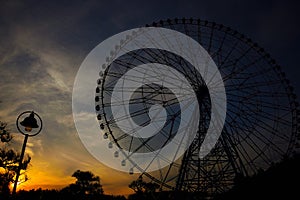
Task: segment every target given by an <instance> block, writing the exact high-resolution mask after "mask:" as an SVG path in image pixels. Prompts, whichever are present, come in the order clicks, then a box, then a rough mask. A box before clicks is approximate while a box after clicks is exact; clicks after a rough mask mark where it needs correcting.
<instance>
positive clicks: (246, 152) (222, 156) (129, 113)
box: [95, 18, 300, 196]
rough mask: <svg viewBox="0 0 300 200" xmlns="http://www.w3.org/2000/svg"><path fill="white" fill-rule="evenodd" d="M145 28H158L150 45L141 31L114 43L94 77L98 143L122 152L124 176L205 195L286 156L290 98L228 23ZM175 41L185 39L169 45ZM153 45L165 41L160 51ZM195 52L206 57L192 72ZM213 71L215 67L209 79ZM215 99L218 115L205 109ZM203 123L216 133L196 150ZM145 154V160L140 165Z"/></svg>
mask: <svg viewBox="0 0 300 200" xmlns="http://www.w3.org/2000/svg"><path fill="white" fill-rule="evenodd" d="M146 27H149V28H159V29H164V30H167V31H166V32H165V31H163V32H160V38H161V39H160V41H159V42H158V41H156V40H153V38H154V37H153V35H151V34H149V32H147V29H146V31H145V29H141V30H138V31H133V32H132V33H131V34H129V35H128V36H127V37H125V38H124V39H122V40H120V41H119V42H118V43H117V44H116V47H115V49H114V50H113V51H112V52H111V55H110V57H108V58H107V60H106V61H107V63H104V64H103V69H104V70H103V71H101V72H100V73H99V80H98V81H97V84H98V86H97V88H96V95H95V109H96V113H97V119H98V120H99V124H100V129H101V130H103V134H102V137H103V138H104V139H106V140H108V141H109V142H108V147H107V148H113V147H117V148H118V151H115V152H114V157H115V158H118V159H119V158H120V157H122V159H121V161H120V166H124V167H125V166H127V165H130V166H131V167H130V168H129V173H135V172H141V173H142V174H143V176H145V177H148V178H149V179H151V180H152V181H155V182H156V183H158V184H159V185H160V186H161V189H163V190H164V189H165V190H182V191H190V192H202V193H205V194H208V195H210V196H211V195H214V194H217V193H221V192H224V191H226V190H228V189H230V188H231V187H232V186H233V185H234V181H235V180H236V179H237V178H239V177H240V176H252V175H254V174H256V173H257V172H258V171H260V170H266V169H268V168H269V167H270V166H271V165H272V164H273V163H276V162H279V161H281V160H282V159H283V158H284V157H288V156H290V155H291V154H292V153H293V151H294V149H295V145H296V143H297V137H299V127H298V124H297V123H298V122H299V120H300V118H299V112H298V110H297V108H298V103H297V101H296V95H295V94H294V93H293V88H292V87H291V86H290V83H289V81H288V80H287V78H286V77H285V74H284V72H282V70H281V67H280V66H279V65H278V64H277V63H276V61H275V60H274V59H272V58H271V57H270V55H269V54H268V53H266V52H265V50H264V49H263V48H261V47H260V46H259V45H258V44H256V43H255V42H253V41H252V40H251V39H249V38H248V37H246V36H245V35H243V34H241V33H239V32H237V31H235V30H233V29H231V28H229V27H226V26H223V25H221V24H216V23H214V22H208V21H202V20H199V19H185V18H183V19H173V20H170V19H168V20H164V21H163V20H162V21H159V22H157V23H153V24H151V25H147V26H146ZM151 30H152V29H151ZM168 30H171V31H168ZM182 35H185V36H187V37H189V38H191V40H192V41H195V42H196V43H198V44H199V45H200V46H201V48H200V47H199V49H195V48H194V46H193V45H192V44H191V43H193V42H192V41H191V42H190V40H186V38H185V37H183V36H182ZM140 37H145V38H148V40H147V42H148V43H150V46H149V44H148V43H147V45H145V43H144V42H141V41H143V40H139V38H140ZM182 37H183V38H184V39H182ZM149 38H150V39H149ZM151 38H152V39H151ZM178 40H181V41H183V40H184V41H187V42H177V43H176V46H174V43H172V41H178ZM162 43H163V44H170V46H169V47H168V48H167V49H164V48H161V45H162ZM186 43H188V46H187V44H186ZM130 44H134V45H135V48H133V49H131V48H129V46H130ZM174 49H177V50H178V51H177V50H176V52H175V53H174V52H172V50H174ZM124 50H126V51H125V53H122V54H119V53H120V52H122V51H124ZM178 52H180V53H182V52H187V53H186V54H185V55H184V56H182V55H178V54H179V53H178ZM119 55H121V56H119ZM203 55H208V56H205V57H203ZM201 56H202V57H201ZM199 57H200V58H201V59H203V58H205V59H207V60H205V63H206V64H205V67H204V68H202V69H200V70H199V69H198V68H197V67H195V66H194V65H197V63H198V64H199V62H202V61H201V59H200V61H199V59H198V58H199ZM203 62H204V61H203ZM207 63H209V64H207ZM213 67H216V69H217V71H218V72H214V74H213V75H211V76H210V75H209V74H212V73H213V72H211V71H210V69H211V68H213ZM218 76H219V77H218ZM208 77H209V78H208ZM215 77H218V78H216V79H214V78H215ZM186 85H189V86H186ZM219 88H224V91H223V90H222V89H220V90H219ZM216 91H217V92H216ZM221 93H222V95H219V94H221ZM223 93H224V94H225V96H224V95H223ZM214 94H217V95H215V96H214ZM219 104H222V106H220V108H224V110H225V111H226V113H225V114H226V115H224V113H223V115H222V113H221V114H220V113H218V114H216V113H215V112H217V111H218V109H215V111H214V106H215V105H219ZM216 115H218V116H219V115H222V116H223V117H224V119H223V121H222V119H221V120H218V119H219V118H218V117H215V116H216ZM195 119H197V120H195ZM213 120H214V122H215V123H218V124H221V125H220V126H215V127H221V128H219V129H216V128H215V129H213V130H212V131H211V132H212V133H215V132H217V131H220V134H219V135H218V137H216V138H215V139H216V141H215V142H212V143H213V144H212V145H211V148H210V149H209V150H210V151H209V152H206V153H205V154H203V156H199V153H200V154H201V148H202V147H203V144H204V143H205V142H206V140H207V139H206V138H207V137H208V135H209V133H208V132H209V131H210V130H211V126H213V125H212V121H213ZM178 135H180V137H177V136H178ZM163 148H168V150H167V151H164V149H163ZM162 149H163V150H162ZM170 151H172V152H171V153H170ZM146 156H149V157H150V158H151V159H150V161H149V162H147V163H146V165H142V164H141V163H142V161H143V159H145V157H146ZM137 158H138V159H139V160H138V161H136V159H137ZM154 164H155V166H154Z"/></svg>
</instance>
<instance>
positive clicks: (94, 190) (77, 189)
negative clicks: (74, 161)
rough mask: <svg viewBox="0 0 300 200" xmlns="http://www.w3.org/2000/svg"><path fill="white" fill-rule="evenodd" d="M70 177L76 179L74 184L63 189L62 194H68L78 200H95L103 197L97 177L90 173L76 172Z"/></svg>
mask: <svg viewBox="0 0 300 200" xmlns="http://www.w3.org/2000/svg"><path fill="white" fill-rule="evenodd" d="M72 177H74V178H76V182H75V183H72V184H70V185H69V186H67V187H66V188H64V189H63V192H65V193H69V194H71V195H72V196H74V197H76V198H78V199H85V198H86V199H88V198H93V197H94V198H95V197H98V196H101V195H103V188H102V185H101V184H100V178H99V176H95V175H94V174H93V173H92V172H90V171H80V170H77V171H75V172H74V173H73V175H72Z"/></svg>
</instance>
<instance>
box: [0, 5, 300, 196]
mask: <svg viewBox="0 0 300 200" xmlns="http://www.w3.org/2000/svg"><path fill="white" fill-rule="evenodd" d="M145 2H146V1H145ZM150 2H151V3H150ZM299 8H300V3H298V2H297V1H290V2H289V3H288V2H287V1H279V0H275V1H256V0H252V1H237V0H228V1H197V0H192V1H189V0H185V1H178V0H174V1H171V0H170V1H169V0H167V1H163V0H155V1H148V3H142V2H141V1H137V0H133V1H130V0H127V1H121V0H99V1H97V0H94V1H64V0H62V1H32V0H28V1H21V0H20V1H17V0H6V1H5V0H0V74H1V78H0V91H1V92H0V102H1V103H0V120H1V121H5V122H7V123H8V124H9V129H10V131H11V132H12V135H13V136H14V139H13V142H12V143H11V147H12V148H15V149H16V150H17V151H20V149H21V146H22V142H23V136H22V135H20V134H19V133H18V132H17V130H16V127H15V120H16V117H17V116H18V115H19V114H20V113H21V112H23V111H26V110H34V111H36V112H37V113H38V114H39V115H40V116H41V117H42V119H43V122H44V128H43V130H42V133H41V134H40V135H38V136H36V137H34V138H29V141H28V144H27V149H26V153H28V154H29V155H30V156H31V157H32V161H31V165H30V167H29V169H28V176H29V180H28V181H27V182H26V183H24V184H22V185H21V186H20V188H25V189H30V188H39V187H42V188H62V187H64V186H66V185H68V184H70V183H71V182H73V181H74V179H73V178H71V175H72V173H73V172H74V171H75V170H77V169H80V170H84V171H85V170H89V171H92V172H93V173H94V174H96V175H98V176H100V178H101V182H102V184H103V186H104V192H105V193H107V194H128V193H130V192H131V190H130V189H129V188H128V184H129V183H130V182H131V180H133V179H135V178H136V176H131V175H129V174H128V173H124V172H118V171H116V170H113V169H111V168H108V167H106V166H105V165H103V164H102V163H100V162H99V161H98V160H96V159H94V158H93V157H92V156H91V155H90V154H89V153H88V152H87V150H86V149H85V148H84V146H83V145H82V143H81V141H80V139H79V137H78V135H77V131H76V129H75V126H74V122H73V117H72V88H73V83H74V78H75V75H76V73H77V70H78V68H79V67H80V64H81V63H82V61H83V59H84V58H85V56H87V54H88V53H89V52H90V51H91V50H92V49H93V48H94V47H95V46H96V45H98V44H99V43H100V42H101V41H103V40H105V39H106V38H107V37H110V36H112V35H114V34H117V33H119V32H121V31H125V30H127V29H132V28H136V27H141V26H144V25H145V24H147V23H152V22H153V21H159V20H161V19H167V18H175V17H178V18H181V17H186V18H190V17H193V18H201V19H204V20H209V21H215V22H217V23H221V24H225V25H227V26H230V27H232V28H233V29H236V30H238V31H239V32H241V33H244V34H245V35H247V36H248V37H250V38H251V39H252V40H253V41H255V42H257V43H258V44H260V46H262V47H264V48H265V50H266V51H267V52H269V53H270V54H271V55H272V57H273V58H275V59H276V61H277V62H278V63H279V64H280V65H282V69H283V71H285V72H286V74H287V77H288V78H289V79H290V80H291V84H292V85H293V86H294V87H295V93H296V94H297V96H300V79H299V75H300V67H299V64H298V62H299V58H300V48H299V47H300V38H299V36H300V16H299Z"/></svg>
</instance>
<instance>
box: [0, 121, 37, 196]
mask: <svg viewBox="0 0 300 200" xmlns="http://www.w3.org/2000/svg"><path fill="white" fill-rule="evenodd" d="M0 139H1V144H0V197H8V196H9V194H10V187H9V186H10V184H11V183H13V182H14V177H15V174H16V172H17V169H18V163H19V161H20V157H21V155H20V154H18V153H16V152H15V151H14V150H12V149H7V144H8V143H9V142H10V141H11V140H12V136H11V134H10V132H9V131H8V130H7V124H6V123H4V122H1V121H0ZM30 160H31V158H30V156H27V158H26V159H24V161H23V163H22V166H21V170H23V171H24V170H26V169H27V167H28V164H29V163H30ZM22 174H23V175H24V177H25V178H24V179H23V180H22V181H23V182H24V181H27V176H26V173H25V172H23V173H22Z"/></svg>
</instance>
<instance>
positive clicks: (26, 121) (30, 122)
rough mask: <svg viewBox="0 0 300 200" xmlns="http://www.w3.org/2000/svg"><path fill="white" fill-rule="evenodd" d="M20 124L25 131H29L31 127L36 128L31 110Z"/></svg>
mask: <svg viewBox="0 0 300 200" xmlns="http://www.w3.org/2000/svg"><path fill="white" fill-rule="evenodd" d="M20 124H21V125H22V126H24V127H25V131H27V132H30V131H31V130H32V129H33V128H38V127H39V125H38V124H37V121H36V119H35V118H34V112H33V111H32V112H31V113H30V115H29V116H28V117H26V118H25V119H24V120H23V121H22V122H20Z"/></svg>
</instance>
